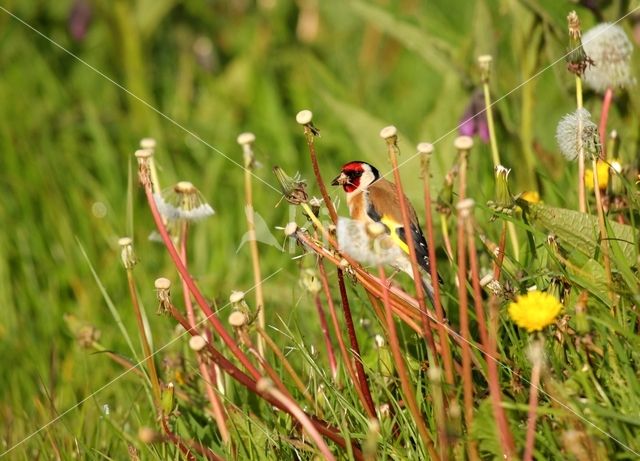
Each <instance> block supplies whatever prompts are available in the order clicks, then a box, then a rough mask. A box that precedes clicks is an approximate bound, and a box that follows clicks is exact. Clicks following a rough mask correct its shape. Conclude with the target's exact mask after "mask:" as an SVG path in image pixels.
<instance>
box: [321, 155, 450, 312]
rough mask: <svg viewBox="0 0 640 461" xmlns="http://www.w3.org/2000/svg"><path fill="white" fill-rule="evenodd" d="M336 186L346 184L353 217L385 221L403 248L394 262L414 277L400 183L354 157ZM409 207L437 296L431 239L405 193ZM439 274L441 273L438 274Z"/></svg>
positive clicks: (422, 258)
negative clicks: (432, 271)
mask: <svg viewBox="0 0 640 461" xmlns="http://www.w3.org/2000/svg"><path fill="white" fill-rule="evenodd" d="M331 184H332V185H333V186H342V188H343V189H344V191H345V193H346V194H347V206H348V207H349V213H350V215H351V218H352V219H354V220H356V221H360V222H363V223H365V224H367V223H370V222H381V223H382V224H384V225H385V227H386V229H387V233H388V234H389V235H390V237H391V239H392V240H393V241H394V242H395V243H396V244H397V245H398V246H399V247H400V249H401V250H402V256H401V258H399V259H398V260H397V261H396V262H395V263H394V264H393V266H395V267H396V268H398V269H400V270H402V271H403V272H406V273H407V274H409V276H410V277H411V278H413V270H412V268H411V261H410V260H409V247H408V246H407V240H406V237H405V229H404V225H403V224H402V212H401V210H400V202H399V200H398V195H397V194H396V186H395V185H394V184H393V183H392V182H390V181H387V180H386V179H384V178H382V177H380V173H379V172H378V170H377V169H376V168H375V167H374V166H373V165H370V164H369V163H367V162H362V161H352V162H349V163H347V164H345V165H344V166H343V167H342V170H341V171H340V174H339V175H338V176H337V177H336V178H335V179H334V180H333V181H332V182H331ZM405 201H406V203H407V205H408V207H409V218H410V221H411V235H412V237H413V243H414V245H415V249H416V256H417V258H418V264H419V265H420V267H421V268H422V269H423V270H424V272H425V274H423V277H422V282H423V284H424V287H425V291H426V294H427V296H429V297H430V298H431V300H433V286H432V285H431V277H430V268H429V267H430V266H429V254H428V249H427V242H426V240H425V238H424V235H423V233H422V230H421V229H420V224H419V223H418V216H417V215H416V211H415V210H414V208H413V207H412V206H411V203H410V202H409V199H407V198H406V196H405ZM438 278H439V277H438Z"/></svg>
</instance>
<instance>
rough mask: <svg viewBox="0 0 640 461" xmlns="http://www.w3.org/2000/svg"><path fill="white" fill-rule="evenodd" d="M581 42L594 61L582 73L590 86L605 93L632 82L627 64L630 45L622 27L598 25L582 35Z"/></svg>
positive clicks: (629, 57) (633, 79) (628, 63)
mask: <svg viewBox="0 0 640 461" xmlns="http://www.w3.org/2000/svg"><path fill="white" fill-rule="evenodd" d="M582 44H583V47H584V51H585V52H586V53H587V56H589V57H590V58H591V59H592V60H593V62H594V65H592V66H589V67H588V68H587V69H586V70H585V72H584V81H585V83H586V84H587V85H588V86H589V87H591V88H593V89H594V90H595V91H597V92H599V93H604V92H605V91H606V90H607V88H611V89H617V88H628V87H630V86H631V85H634V84H635V82H636V80H635V78H634V77H633V76H632V75H631V67H630V63H631V53H632V51H633V45H632V44H631V41H629V38H628V37H627V34H626V33H625V32H624V30H623V29H622V27H620V26H617V25H614V24H609V23H602V24H598V25H597V26H595V27H593V28H592V29H589V30H588V31H587V32H586V33H585V34H584V35H583V36H582Z"/></svg>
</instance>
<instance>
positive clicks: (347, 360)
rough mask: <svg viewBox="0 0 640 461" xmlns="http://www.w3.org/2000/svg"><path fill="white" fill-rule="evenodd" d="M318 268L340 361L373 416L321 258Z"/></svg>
mask: <svg viewBox="0 0 640 461" xmlns="http://www.w3.org/2000/svg"><path fill="white" fill-rule="evenodd" d="M318 269H319V272H320V280H321V281H322V288H323V290H324V294H325V296H326V297H327V303H328V305H329V314H330V315H331V321H332V323H333V329H334V330H335V333H336V337H337V338H338V346H339V348H340V353H341V354H342V361H343V362H344V367H345V369H346V371H347V374H348V375H349V378H350V379H351V381H352V382H353V383H354V384H355V390H356V393H357V394H358V397H359V398H360V402H362V405H363V407H364V409H365V410H366V411H367V415H368V416H369V417H375V411H374V412H373V415H372V414H370V413H369V405H368V403H367V398H366V397H365V395H364V392H363V390H362V386H360V383H359V380H358V375H357V374H356V371H355V370H354V367H353V363H352V362H351V354H349V351H348V350H347V346H346V344H345V342H344V339H343V337H342V332H341V329H340V323H339V321H338V313H337V311H336V308H335V304H334V303H333V299H332V298H331V291H330V289H329V280H328V278H327V273H326V270H325V268H324V263H323V262H322V259H320V261H319V262H318Z"/></svg>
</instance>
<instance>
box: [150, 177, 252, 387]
mask: <svg viewBox="0 0 640 461" xmlns="http://www.w3.org/2000/svg"><path fill="white" fill-rule="evenodd" d="M141 168H142V167H141ZM143 175H144V172H142V171H141V173H140V176H141V181H140V182H141V183H142V185H143V186H144V192H145V195H146V197H147V202H148V204H149V208H150V210H151V215H152V216H153V220H154V221H155V223H156V228H157V229H158V232H159V233H160V236H161V237H162V241H163V242H164V245H165V247H166V248H167V251H168V252H169V255H170V256H171V259H172V260H173V263H174V265H175V266H176V269H177V270H178V272H179V273H180V276H181V277H182V280H183V281H184V283H185V285H186V286H187V288H188V291H190V292H191V294H192V295H193V297H194V298H195V300H196V302H197V303H198V306H200V309H202V312H204V314H205V316H206V318H207V320H208V321H209V322H210V323H211V325H212V326H213V328H214V329H215V331H216V332H217V333H218V335H220V337H221V338H222V340H223V341H224V343H225V344H226V345H227V347H229V349H230V350H231V352H232V354H233V355H234V356H235V357H236V358H237V359H238V360H239V361H240V363H242V365H243V366H244V367H245V368H246V370H247V371H248V372H249V373H250V374H251V375H252V376H253V377H254V379H256V380H258V379H260V377H261V376H262V374H261V373H260V371H258V369H257V368H256V367H255V366H254V365H253V364H252V363H251V361H250V360H249V358H248V357H247V356H246V355H245V353H244V352H242V350H241V349H240V347H239V346H238V344H237V343H236V342H235V340H234V339H233V338H232V337H231V335H230V334H229V333H228V332H227V331H226V330H225V328H224V327H223V326H222V323H221V322H220V319H218V316H217V315H216V314H215V313H214V312H213V311H212V310H211V308H210V307H209V304H207V301H206V300H205V299H204V296H203V295H202V293H201V292H200V290H199V288H198V287H197V286H196V284H195V282H194V281H193V279H192V278H191V275H190V274H189V271H188V270H187V268H186V267H185V265H184V264H183V262H182V259H181V258H180V255H179V254H178V251H177V250H176V247H175V246H174V244H173V241H172V240H171V237H169V234H168V232H167V228H166V227H165V225H164V223H163V221H162V216H161V215H160V212H159V211H158V207H157V206H156V202H155V199H154V198H153V191H152V189H151V184H150V182H149V181H148V180H146V181H145V179H144V176H143Z"/></svg>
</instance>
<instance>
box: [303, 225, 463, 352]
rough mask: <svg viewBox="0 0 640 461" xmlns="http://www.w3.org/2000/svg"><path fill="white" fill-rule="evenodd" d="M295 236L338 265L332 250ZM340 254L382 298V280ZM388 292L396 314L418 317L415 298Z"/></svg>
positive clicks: (456, 336) (372, 290) (459, 341)
mask: <svg viewBox="0 0 640 461" xmlns="http://www.w3.org/2000/svg"><path fill="white" fill-rule="evenodd" d="M296 238H298V239H299V240H300V242H301V243H302V244H303V245H305V246H307V247H309V248H311V249H312V250H313V251H314V252H315V253H317V254H318V255H320V256H322V257H323V258H324V259H326V260H328V261H330V262H331V263H332V264H334V265H335V266H340V264H341V259H340V258H339V257H337V256H336V255H335V254H334V253H333V252H330V251H328V250H326V249H325V248H323V247H321V246H319V245H318V244H317V243H316V242H314V241H313V240H311V239H310V238H308V236H307V235H305V234H304V233H301V232H298V233H297V234H296ZM342 256H344V259H346V260H347V262H349V264H350V265H351V267H352V268H353V270H355V273H356V277H357V279H358V281H359V282H360V283H361V284H362V285H363V287H364V288H365V290H367V291H369V292H371V293H372V294H373V295H374V296H376V297H377V298H378V299H382V288H381V287H382V282H381V281H380V279H378V278H376V277H374V276H373V275H371V274H370V273H369V272H367V271H366V270H364V269H363V268H362V267H361V266H359V265H358V264H357V263H356V262H354V261H352V260H350V259H349V258H348V256H347V255H342ZM390 293H391V295H393V298H392V299H391V302H392V305H393V307H394V308H395V309H396V314H398V316H400V317H401V318H403V319H407V320H408V319H418V318H420V316H421V314H420V313H419V311H418V302H417V301H416V299H415V298H412V297H411V296H409V295H408V294H407V293H405V292H404V291H401V290H399V289H397V288H393V287H392V288H391V290H390ZM427 314H428V315H429V316H430V317H431V320H432V321H433V322H435V321H436V317H435V314H433V313H431V312H428V311H427ZM407 323H408V325H409V326H411V327H412V328H413V329H414V331H415V332H416V333H418V334H421V333H422V330H421V329H418V328H417V327H416V326H415V324H412V323H409V322H407ZM445 329H446V330H447V334H448V335H449V336H451V337H452V338H454V339H455V340H456V341H457V342H458V343H462V340H461V339H460V335H458V333H457V332H455V331H454V330H453V329H452V328H451V327H450V326H449V325H447V324H445Z"/></svg>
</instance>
